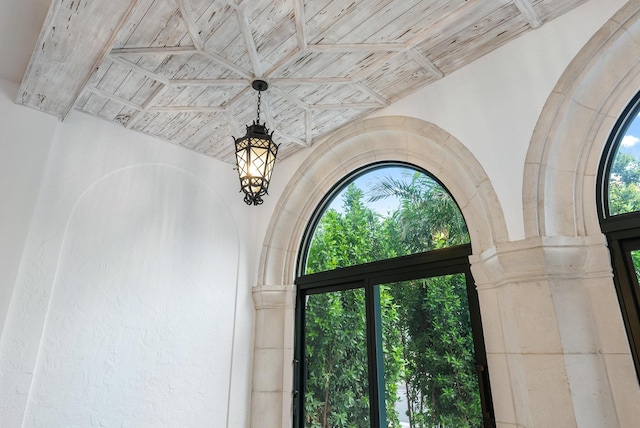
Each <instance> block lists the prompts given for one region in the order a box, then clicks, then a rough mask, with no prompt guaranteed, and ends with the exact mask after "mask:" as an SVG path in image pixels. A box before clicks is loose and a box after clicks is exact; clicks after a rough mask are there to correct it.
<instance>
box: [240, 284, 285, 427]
mask: <svg viewBox="0 0 640 428" xmlns="http://www.w3.org/2000/svg"><path fill="white" fill-rule="evenodd" d="M253 303H254V305H255V309H256V313H255V337H254V355H253V388H252V393H251V427H252V428H274V427H286V426H291V414H292V409H291V393H292V388H293V368H292V361H293V338H294V309H295V287H294V286H293V285H282V286H273V285H263V286H257V287H254V288H253Z"/></svg>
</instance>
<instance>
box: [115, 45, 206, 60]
mask: <svg viewBox="0 0 640 428" xmlns="http://www.w3.org/2000/svg"><path fill="white" fill-rule="evenodd" d="M198 52H199V51H198V49H197V48H196V47H195V46H188V45H187V46H162V47H158V46H155V47H143V48H142V47H137V48H117V49H115V48H114V49H111V52H109V55H110V56H120V57H128V56H140V55H154V56H157V55H159V56H162V57H165V56H167V55H193V54H196V53H198Z"/></svg>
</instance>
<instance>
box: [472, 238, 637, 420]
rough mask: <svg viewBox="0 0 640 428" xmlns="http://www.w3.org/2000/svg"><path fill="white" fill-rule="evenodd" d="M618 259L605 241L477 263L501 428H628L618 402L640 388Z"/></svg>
mask: <svg viewBox="0 0 640 428" xmlns="http://www.w3.org/2000/svg"><path fill="white" fill-rule="evenodd" d="M609 260H610V259H609V252H608V250H607V248H606V243H605V240H604V237H603V236H602V235H599V236H594V237H553V238H533V239H527V240H524V241H519V242H511V243H507V244H503V245H499V246H498V247H497V248H494V249H492V250H490V251H486V252H484V253H482V254H480V255H474V256H472V257H471V263H472V272H473V275H474V278H475V281H476V285H477V287H478V294H479V299H480V310H481V314H482V323H483V330H484V335H485V342H486V347H487V358H488V367H489V373H490V380H491V388H492V393H493V402H494V409H495V413H496V419H497V422H498V426H499V427H500V426H503V427H507V426H508V427H513V426H517V427H548V426H549V427H550V426H558V427H560V426H561V427H594V428H595V427H617V426H622V425H624V424H623V423H622V421H621V420H619V419H620V418H619V417H618V414H619V413H620V409H617V408H616V407H618V406H617V403H616V404H614V396H615V395H616V394H632V395H633V396H637V395H638V392H637V389H638V388H637V385H636V386H635V388H629V387H628V385H623V383H624V378H625V377H626V376H629V377H635V371H634V369H633V365H632V361H631V356H630V353H629V348H628V344H627V341H626V334H625V331H624V326H623V323H622V318H621V312H620V308H619V306H618V301H617V296H616V293H615V288H614V285H613V281H612V275H611V264H610V261H609ZM623 373H624V374H623ZM636 384H637V382H636ZM634 390H635V391H634ZM634 394H635V395H634ZM636 402H637V401H636ZM623 413H624V412H623Z"/></svg>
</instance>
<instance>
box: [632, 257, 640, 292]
mask: <svg viewBox="0 0 640 428" xmlns="http://www.w3.org/2000/svg"><path fill="white" fill-rule="evenodd" d="M631 261H632V262H633V270H634V271H635V272H636V278H637V280H638V284H640V250H634V251H631Z"/></svg>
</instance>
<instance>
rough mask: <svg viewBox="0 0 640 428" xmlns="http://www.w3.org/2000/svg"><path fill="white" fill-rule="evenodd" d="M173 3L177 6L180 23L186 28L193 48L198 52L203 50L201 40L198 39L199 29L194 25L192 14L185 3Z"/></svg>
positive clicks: (176, 0) (181, 0)
mask: <svg viewBox="0 0 640 428" xmlns="http://www.w3.org/2000/svg"><path fill="white" fill-rule="evenodd" d="M175 2H176V3H177V5H178V10H179V11H180V15H181V16H182V21H183V22H184V23H185V25H186V26H187V31H188V32H189V36H190V37H191V41H192V42H193V46H195V47H196V49H198V50H202V49H204V43H203V42H202V38H201V37H200V29H199V28H198V27H197V25H196V20H195V19H194V18H193V14H192V13H191V9H190V8H189V5H188V4H187V3H186V2H185V0H175Z"/></svg>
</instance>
